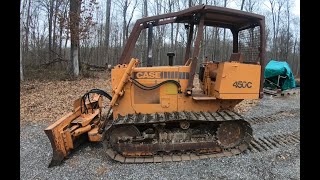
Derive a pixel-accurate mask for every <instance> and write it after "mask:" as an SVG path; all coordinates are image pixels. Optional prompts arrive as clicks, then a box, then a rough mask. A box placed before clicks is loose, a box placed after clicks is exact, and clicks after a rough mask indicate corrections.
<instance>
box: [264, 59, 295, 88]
mask: <svg viewBox="0 0 320 180" xmlns="http://www.w3.org/2000/svg"><path fill="white" fill-rule="evenodd" d="M278 76H286V77H287V78H285V79H284V81H283V82H281V83H280V84H279V85H280V86H281V90H286V89H292V88H295V87H296V82H295V79H294V75H293V73H292V71H291V69H290V67H289V64H288V63H287V62H285V61H276V60H271V61H270V62H269V63H268V64H267V66H266V68H265V71H264V78H265V79H268V80H269V81H272V82H273V83H274V84H278V83H279V82H278ZM265 86H269V87H270V86H271V87H272V86H273V85H272V84H270V83H265Z"/></svg>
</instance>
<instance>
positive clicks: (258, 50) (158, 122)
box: [45, 5, 265, 167]
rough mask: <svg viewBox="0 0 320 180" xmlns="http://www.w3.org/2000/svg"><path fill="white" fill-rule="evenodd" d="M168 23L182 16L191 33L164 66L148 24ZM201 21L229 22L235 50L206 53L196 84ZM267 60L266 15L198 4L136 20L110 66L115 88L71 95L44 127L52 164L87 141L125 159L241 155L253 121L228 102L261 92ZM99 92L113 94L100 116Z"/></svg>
mask: <svg viewBox="0 0 320 180" xmlns="http://www.w3.org/2000/svg"><path fill="white" fill-rule="evenodd" d="M170 23H182V24H183V26H182V27H185V29H186V31H187V33H188V34H187V36H188V39H187V43H186V49H185V53H184V55H185V57H184V58H183V59H182V57H181V61H180V62H183V61H184V64H183V65H175V66H173V60H172V59H173V58H172V56H173V55H174V53H168V55H169V66H152V65H153V61H152V35H153V27H155V26H162V25H165V24H170ZM178 27H179V26H178ZM180 27H181V26H180ZM205 27H218V28H226V29H230V30H231V32H232V39H233V41H232V46H233V49H232V53H231V54H230V59H225V60H223V61H219V62H217V61H214V60H208V58H206V59H205V60H203V61H204V62H203V63H201V67H200V68H199V82H200V87H198V90H196V89H195V88H194V86H193V81H194V77H195V71H196V66H197V64H198V57H199V51H200V44H201V41H202V37H203V31H204V28H205ZM143 29H146V30H147V31H148V58H147V60H146V61H147V67H139V60H137V59H135V58H132V57H131V54H132V52H133V49H134V46H135V44H136V42H137V39H138V37H139V34H140V33H141V31H142V30H143ZM195 30H196V31H197V33H194V31H195ZM194 34H196V35H194ZM246 35H247V36H246ZM193 36H195V37H193ZM193 40H194V42H193ZM192 44H194V47H193V48H192V47H191V46H192ZM191 50H192V52H191ZM264 60H265V20H264V16H260V15H257V14H252V13H247V12H243V11H239V10H233V9H228V8H222V7H215V6H209V5H199V6H194V7H191V8H189V9H185V10H182V11H179V12H174V13H168V14H163V15H159V16H152V17H146V18H142V19H139V20H137V22H136V23H135V25H134V27H133V30H132V32H131V34H130V37H129V39H128V41H127V43H126V45H125V47H124V50H123V53H122V55H121V57H120V59H119V64H118V65H116V66H115V67H114V68H113V69H112V72H111V84H112V95H109V94H108V93H106V92H105V91H103V90H100V89H92V90H90V91H89V92H88V93H86V94H85V95H83V96H82V97H81V98H79V99H78V100H76V101H75V103H74V110H73V111H72V112H70V113H68V114H66V115H65V116H63V117H62V118H61V119H59V120H58V121H56V122H55V123H53V124H52V125H50V126H49V127H48V128H46V129H45V133H46V134H47V136H48V138H49V139H50V142H51V145H52V148H53V158H52V161H51V163H50V165H49V167H50V166H54V165H59V164H60V163H61V162H62V161H63V159H64V158H65V157H67V156H68V154H69V153H70V152H71V151H72V150H73V149H75V148H76V147H77V146H78V145H79V144H80V143H81V142H83V141H88V140H89V141H91V142H102V143H103V145H104V148H105V153H106V154H107V155H108V156H109V157H110V158H111V159H114V160H116V161H119V162H122V163H147V162H166V161H182V160H193V159H202V158H210V157H222V156H231V155H236V154H239V153H241V152H242V151H244V150H245V149H247V148H248V146H249V143H250V141H251V139H252V128H251V126H250V124H249V123H248V122H247V121H245V119H244V118H243V117H242V116H241V115H239V114H237V113H236V112H234V111H233V108H234V106H235V105H236V104H238V103H240V102H241V101H242V100H244V99H259V98H262V95H263V93H262V92H263V88H262V82H263V76H262V74H263V68H262V67H263V65H264ZM103 97H105V98H107V99H108V100H109V101H110V106H109V107H108V108H107V110H106V111H105V112H104V115H102V110H103V108H102V98H103Z"/></svg>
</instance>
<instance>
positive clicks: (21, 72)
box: [20, 13, 24, 81]
mask: <svg viewBox="0 0 320 180" xmlns="http://www.w3.org/2000/svg"><path fill="white" fill-rule="evenodd" d="M22 17H23V15H22V13H20V81H23V80H24V76H23V61H22V48H23V43H22V34H23V33H22V28H23V27H22V21H23V19H22Z"/></svg>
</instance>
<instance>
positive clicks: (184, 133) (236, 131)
mask: <svg viewBox="0 0 320 180" xmlns="http://www.w3.org/2000/svg"><path fill="white" fill-rule="evenodd" d="M111 128H113V130H110V132H111V133H110V134H109V137H110V138H109V139H110V141H109V142H110V145H111V146H110V147H111V148H112V149H111V148H110V149H108V152H107V154H108V155H109V156H110V157H111V158H112V159H115V160H117V161H119V162H124V163H141V162H166V161H182V160H184V159H191V160H193V159H203V158H208V157H215V156H214V155H213V156H208V155H212V154H219V153H220V154H221V156H231V155H235V154H239V153H241V152H242V151H244V150H245V149H247V147H248V145H249V144H250V141H251V139H252V129H251V127H250V124H249V123H247V122H246V121H244V120H243V118H242V117H241V115H239V114H237V113H235V112H233V111H221V112H172V113H154V114H128V115H126V116H120V115H119V116H118V118H117V119H115V121H114V123H113V126H112V127H111ZM138 129H139V130H140V132H138ZM217 130H218V132H216V131H217ZM219 130H220V131H221V132H220V133H219ZM219 138H221V140H220V139H219ZM226 149H228V150H227V151H226ZM110 151H114V153H110ZM229 151H230V152H229ZM114 154H116V155H114ZM186 154H189V155H192V156H189V157H187V156H186ZM159 155H160V156H162V157H163V158H162V160H161V159H160V158H159V157H158V156H159ZM182 155H184V156H182ZM113 156H114V157H113ZM119 156H123V157H124V158H138V157H139V158H140V159H139V160H137V159H135V160H134V161H133V160H132V159H129V160H126V159H123V158H120V157H119ZM219 156H220V155H217V157H219ZM141 158H142V159H141ZM143 158H148V160H147V161H146V160H144V159H143Z"/></svg>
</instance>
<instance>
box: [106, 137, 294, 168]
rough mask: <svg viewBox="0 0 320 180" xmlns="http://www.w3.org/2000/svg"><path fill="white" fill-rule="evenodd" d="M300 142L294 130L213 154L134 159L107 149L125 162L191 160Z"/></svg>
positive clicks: (219, 156) (265, 149)
mask: <svg viewBox="0 0 320 180" xmlns="http://www.w3.org/2000/svg"><path fill="white" fill-rule="evenodd" d="M298 143H300V132H293V133H288V134H277V135H273V136H267V137H260V138H254V141H251V142H250V144H242V145H240V146H238V147H237V148H229V149H224V150H223V151H221V152H215V153H212V154H205V155H198V154H197V153H193V152H189V153H181V154H169V155H155V156H153V157H139V159H140V161H134V159H135V158H132V157H125V156H123V155H121V154H118V153H117V152H116V151H115V150H113V149H111V148H110V149H107V154H108V155H109V157H111V158H112V159H114V160H116V159H115V158H114V157H115V154H117V155H118V156H122V157H123V158H124V159H125V160H124V162H123V161H119V162H122V163H159V162H173V161H179V160H180V159H181V161H190V160H198V159H205V158H221V157H227V156H234V155H238V154H240V153H242V152H244V153H259V152H262V151H269V150H272V149H275V148H279V147H284V146H290V145H294V144H298ZM118 159H119V158H118ZM142 159H144V160H142ZM164 159H165V160H164ZM116 161H117V160H116Z"/></svg>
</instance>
